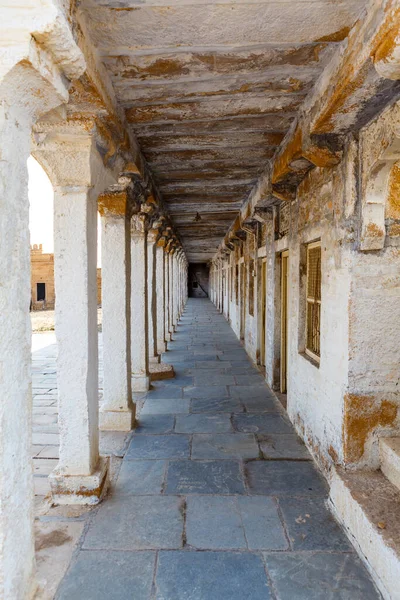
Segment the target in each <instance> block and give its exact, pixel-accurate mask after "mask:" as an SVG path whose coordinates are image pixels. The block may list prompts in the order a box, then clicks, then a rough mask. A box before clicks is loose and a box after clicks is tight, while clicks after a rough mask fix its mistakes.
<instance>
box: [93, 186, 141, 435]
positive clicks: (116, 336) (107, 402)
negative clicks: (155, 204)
mask: <svg viewBox="0 0 400 600" xmlns="http://www.w3.org/2000/svg"><path fill="white" fill-rule="evenodd" d="M109 199H111V202H107V200H109ZM126 209H127V207H126V202H125V205H121V203H119V204H116V203H113V202H112V196H110V195H104V196H103V197H102V198H100V199H99V210H100V213H101V215H102V219H101V222H102V235H101V283H102V310H103V370H104V383H103V390H104V397H103V402H102V405H101V408H100V428H101V429H109V430H119V431H130V430H131V429H132V428H133V426H134V423H135V405H134V404H133V402H132V384H131V347H130V294H131V286H130V277H131V272H130V271H131V248H130V222H129V220H128V219H127V217H126V212H127V210H126Z"/></svg>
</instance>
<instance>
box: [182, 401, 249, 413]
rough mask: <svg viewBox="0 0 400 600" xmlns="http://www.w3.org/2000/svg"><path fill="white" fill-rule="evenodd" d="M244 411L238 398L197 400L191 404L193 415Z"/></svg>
mask: <svg viewBox="0 0 400 600" xmlns="http://www.w3.org/2000/svg"><path fill="white" fill-rule="evenodd" d="M242 410H243V406H242V404H241V403H240V402H239V400H237V399H236V398H195V399H194V400H192V401H191V403H190V411H191V412H192V413H214V414H216V413H227V412H229V413H231V412H237V413H238V412H240V411H242Z"/></svg>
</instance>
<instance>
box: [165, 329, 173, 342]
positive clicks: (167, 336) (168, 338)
mask: <svg viewBox="0 0 400 600" xmlns="http://www.w3.org/2000/svg"><path fill="white" fill-rule="evenodd" d="M171 339H172V338H171V334H170V332H169V331H168V333H166V334H165V343H166V344H167V343H168V342H170V341H171Z"/></svg>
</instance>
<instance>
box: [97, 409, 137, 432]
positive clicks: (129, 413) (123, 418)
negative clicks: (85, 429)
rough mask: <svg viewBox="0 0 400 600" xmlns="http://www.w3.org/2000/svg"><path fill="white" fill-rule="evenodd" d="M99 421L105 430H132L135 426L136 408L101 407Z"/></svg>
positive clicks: (101, 427)
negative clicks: (111, 408)
mask: <svg viewBox="0 0 400 600" xmlns="http://www.w3.org/2000/svg"><path fill="white" fill-rule="evenodd" d="M99 423H100V429H101V430H103V431H131V430H132V429H134V427H135V409H134V408H133V409H127V410H107V409H106V408H105V409H104V410H101V409H100V413H99Z"/></svg>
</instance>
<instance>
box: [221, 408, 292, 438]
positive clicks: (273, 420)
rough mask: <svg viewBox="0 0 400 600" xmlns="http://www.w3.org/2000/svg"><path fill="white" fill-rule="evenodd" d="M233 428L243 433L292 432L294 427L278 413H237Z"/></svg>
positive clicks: (234, 416)
mask: <svg viewBox="0 0 400 600" xmlns="http://www.w3.org/2000/svg"><path fill="white" fill-rule="evenodd" d="M232 422H233V428H234V429H236V431H240V432H242V433H257V434H258V433H261V434H263V433H279V434H280V433H292V432H293V429H292V427H291V426H290V425H288V424H287V423H286V421H284V419H283V418H282V417H281V415H278V414H262V415H260V414H257V415H254V414H249V413H243V414H235V415H233V418H232Z"/></svg>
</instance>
